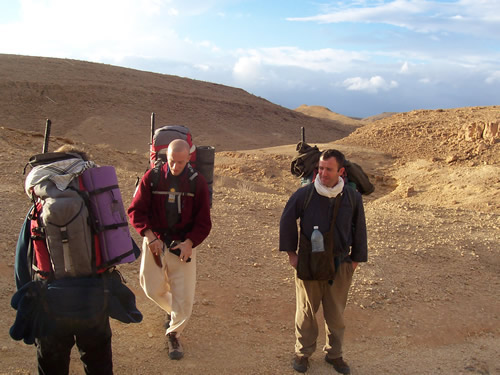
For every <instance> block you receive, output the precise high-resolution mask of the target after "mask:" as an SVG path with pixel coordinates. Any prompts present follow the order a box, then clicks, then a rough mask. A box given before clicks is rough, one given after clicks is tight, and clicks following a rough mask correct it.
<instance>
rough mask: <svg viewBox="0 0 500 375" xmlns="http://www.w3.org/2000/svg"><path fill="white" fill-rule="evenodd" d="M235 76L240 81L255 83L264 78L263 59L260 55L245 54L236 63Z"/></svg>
mask: <svg viewBox="0 0 500 375" xmlns="http://www.w3.org/2000/svg"><path fill="white" fill-rule="evenodd" d="M233 76H234V78H235V79H236V80H237V81H238V82H244V83H255V82H256V81H259V80H262V79H263V73H262V61H261V59H260V58H259V57H258V56H244V57H240V58H239V60H238V61H237V62H236V64H234V67H233Z"/></svg>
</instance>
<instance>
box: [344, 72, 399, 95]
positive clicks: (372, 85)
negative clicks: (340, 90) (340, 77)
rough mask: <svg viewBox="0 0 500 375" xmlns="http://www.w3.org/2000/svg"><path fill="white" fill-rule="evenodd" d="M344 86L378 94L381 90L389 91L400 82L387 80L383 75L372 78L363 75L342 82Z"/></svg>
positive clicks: (353, 89) (352, 89)
mask: <svg viewBox="0 0 500 375" xmlns="http://www.w3.org/2000/svg"><path fill="white" fill-rule="evenodd" d="M342 86H343V87H345V88H346V89H347V90H351V91H365V92H368V93H374V94H376V93H377V92H378V91H379V90H384V91H388V90H390V89H393V88H396V87H398V86H399V84H398V83H397V82H396V81H390V82H387V81H386V80H385V79H384V78H382V77H381V76H374V77H371V78H370V79H366V78H361V77H352V78H347V79H346V80H344V82H342Z"/></svg>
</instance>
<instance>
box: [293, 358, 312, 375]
mask: <svg viewBox="0 0 500 375" xmlns="http://www.w3.org/2000/svg"><path fill="white" fill-rule="evenodd" d="M292 367H293V369H294V370H295V371H297V372H306V371H307V368H308V367H309V358H307V357H303V356H302V357H301V356H298V355H295V357H294V358H293V361H292Z"/></svg>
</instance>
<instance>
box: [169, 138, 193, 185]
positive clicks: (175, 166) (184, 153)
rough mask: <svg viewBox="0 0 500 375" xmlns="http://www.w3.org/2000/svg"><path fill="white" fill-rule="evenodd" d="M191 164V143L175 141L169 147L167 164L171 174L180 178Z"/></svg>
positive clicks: (180, 140)
mask: <svg viewBox="0 0 500 375" xmlns="http://www.w3.org/2000/svg"><path fill="white" fill-rule="evenodd" d="M188 162H189V143H187V142H186V141H185V140H183V139H175V140H173V141H172V142H170V144H169V145H168V151H167V163H168V167H169V169H170V173H172V174H173V175H174V176H178V175H180V174H181V173H182V171H183V170H184V168H185V167H186V164H187V163H188Z"/></svg>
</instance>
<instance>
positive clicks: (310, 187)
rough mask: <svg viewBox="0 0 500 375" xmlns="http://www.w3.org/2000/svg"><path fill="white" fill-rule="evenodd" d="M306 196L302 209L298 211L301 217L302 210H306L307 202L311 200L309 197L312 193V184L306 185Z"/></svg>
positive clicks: (302, 214)
mask: <svg viewBox="0 0 500 375" xmlns="http://www.w3.org/2000/svg"><path fill="white" fill-rule="evenodd" d="M306 190H307V191H306V198H305V199H304V204H303V205H302V210H301V211H300V217H301V218H302V217H303V216H304V212H306V209H307V207H308V206H309V203H310V202H311V198H312V196H313V194H314V184H312V183H311V184H309V185H307V187H306Z"/></svg>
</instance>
